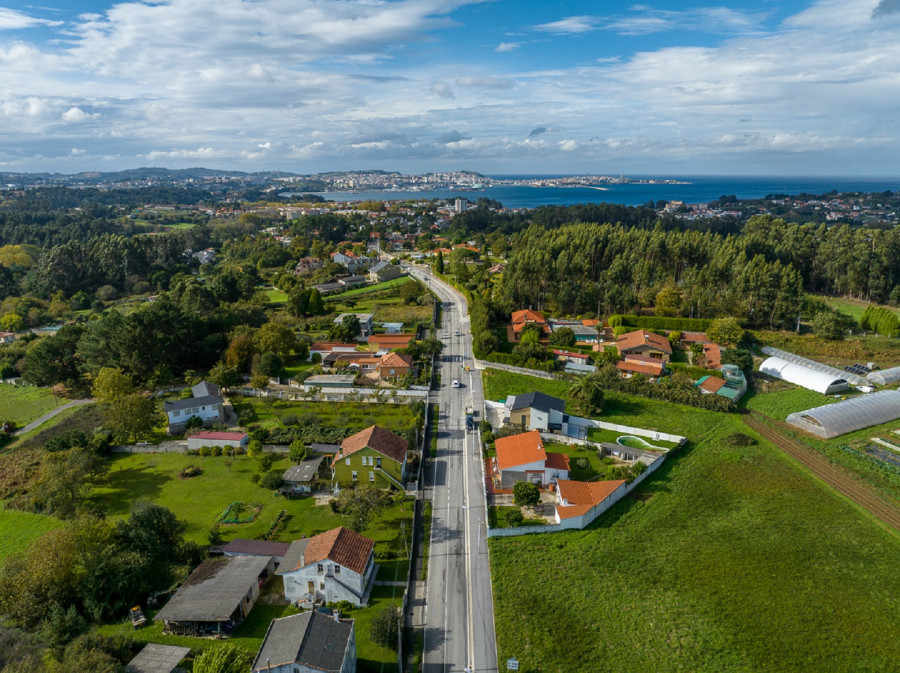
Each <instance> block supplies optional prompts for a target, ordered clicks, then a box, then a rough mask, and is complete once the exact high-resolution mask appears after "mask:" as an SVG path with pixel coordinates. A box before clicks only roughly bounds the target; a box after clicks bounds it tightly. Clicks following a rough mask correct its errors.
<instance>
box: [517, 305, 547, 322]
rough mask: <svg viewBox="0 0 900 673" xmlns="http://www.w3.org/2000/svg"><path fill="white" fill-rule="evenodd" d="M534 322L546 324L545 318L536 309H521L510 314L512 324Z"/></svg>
mask: <svg viewBox="0 0 900 673" xmlns="http://www.w3.org/2000/svg"><path fill="white" fill-rule="evenodd" d="M529 322H536V323H538V324H540V325H546V324H547V319H546V318H545V317H544V314H543V313H539V312H538V311H532V310H531V309H530V308H525V309H522V310H521V311H513V314H512V324H513V325H524V324H525V323H529Z"/></svg>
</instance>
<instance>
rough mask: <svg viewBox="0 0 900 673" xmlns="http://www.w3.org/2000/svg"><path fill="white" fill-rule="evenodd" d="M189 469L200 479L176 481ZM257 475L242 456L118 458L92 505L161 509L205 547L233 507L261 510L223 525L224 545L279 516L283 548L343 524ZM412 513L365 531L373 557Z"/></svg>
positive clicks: (123, 510) (121, 510)
mask: <svg viewBox="0 0 900 673" xmlns="http://www.w3.org/2000/svg"><path fill="white" fill-rule="evenodd" d="M229 462H231V466H230V467H229ZM188 465H196V466H197V467H199V468H201V469H202V470H203V474H201V475H200V476H198V477H194V478H191V479H181V478H180V477H179V476H178V475H179V473H180V472H181V470H182V469H184V468H185V467H187V466H188ZM289 465H290V462H289V461H288V460H287V459H286V458H280V459H278V460H276V461H275V462H274V464H273V469H277V470H284V469H287V467H288V466H289ZM256 471H257V464H256V461H255V460H253V459H251V458H248V457H246V456H243V457H239V458H237V459H234V460H233V461H231V460H230V459H228V458H226V457H224V456H218V457H213V456H208V457H203V456H186V455H183V454H171V453H169V454H134V455H130V454H117V455H116V456H114V457H113V458H112V459H111V460H110V469H109V472H108V473H107V474H106V475H105V476H104V477H102V478H101V480H100V481H99V482H98V484H97V486H96V488H95V489H94V493H93V496H92V498H91V502H92V504H94V505H96V506H98V507H100V508H101V509H103V511H105V512H106V513H107V514H108V515H110V516H115V517H120V516H126V515H127V514H128V512H129V511H130V508H131V505H132V504H133V503H135V502H137V501H149V502H152V503H156V504H159V505H164V506H165V507H168V508H169V509H170V510H172V511H173V512H174V513H175V514H176V515H177V516H178V518H179V519H183V520H184V521H185V522H186V523H187V529H186V531H185V537H186V538H187V539H189V540H193V541H195V542H197V543H198V544H206V543H207V534H208V532H209V529H210V527H211V526H212V525H213V523H215V521H216V519H217V518H218V516H219V515H220V514H222V512H224V511H225V508H226V507H228V505H229V504H230V503H232V502H236V501H240V502H244V503H255V504H260V505H262V510H261V511H260V513H259V515H258V516H257V518H256V519H255V520H254V521H253V522H252V523H245V524H227V525H222V526H221V530H222V536H223V537H224V538H225V539H226V540H230V539H232V538H235V537H243V538H255V537H257V536H258V535H262V534H263V533H265V532H266V530H268V528H269V526H270V525H271V524H272V522H273V521H274V520H275V517H276V516H278V513H279V512H280V511H281V510H286V511H287V513H288V514H287V517H286V520H285V523H284V524H283V526H282V527H281V529H280V530H279V533H278V535H277V536H276V537H277V539H278V540H280V541H283V542H290V541H292V540H296V539H298V538H299V537H300V536H301V535H307V536H309V535H315V534H316V533H321V532H323V531H326V530H329V529H331V528H334V527H335V526H340V525H341V524H342V523H343V520H342V518H341V517H340V516H339V515H337V514H334V513H333V512H332V511H331V508H330V507H327V506H321V507H317V506H316V504H315V500H314V499H313V498H297V499H287V498H284V497H282V496H279V495H276V494H275V493H274V492H273V491H269V490H267V489H264V488H261V487H260V486H257V485H256V484H254V483H253V482H251V481H250V475H251V474H253V473H255V472H256ZM411 510H412V507H411V506H409V505H407V506H405V507H404V506H403V505H394V506H392V507H391V508H389V509H387V510H385V511H384V512H383V513H382V514H381V515H380V516H379V518H378V519H377V520H376V521H374V522H373V523H372V525H371V526H370V527H369V529H368V530H366V531H365V534H366V535H368V536H369V537H371V538H372V539H374V540H375V541H376V545H378V546H377V547H376V551H377V550H378V548H380V546H381V545H382V544H387V543H388V542H390V541H391V540H393V539H394V537H395V536H396V535H397V530H398V529H399V526H400V523H401V522H402V521H406V528H407V530H410V526H411V524H410V520H411V516H412V513H411ZM388 563H389V564H390V562H388Z"/></svg>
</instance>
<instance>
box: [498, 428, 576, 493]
mask: <svg viewBox="0 0 900 673" xmlns="http://www.w3.org/2000/svg"><path fill="white" fill-rule="evenodd" d="M494 446H495V447H496V448H497V469H498V470H499V472H500V487H501V488H512V487H513V486H515V484H516V483H517V482H520V481H530V482H532V483H534V484H537V485H538V486H548V485H550V484H555V483H556V482H557V481H558V480H560V479H568V478H569V457H568V456H567V455H566V454H564V453H547V452H546V451H544V442H543V440H542V439H541V433H540V432H538V431H537V430H532V431H531V432H523V433H521V434H518V435H511V436H509V437H500V438H498V439H497V441H496V442H495V443H494Z"/></svg>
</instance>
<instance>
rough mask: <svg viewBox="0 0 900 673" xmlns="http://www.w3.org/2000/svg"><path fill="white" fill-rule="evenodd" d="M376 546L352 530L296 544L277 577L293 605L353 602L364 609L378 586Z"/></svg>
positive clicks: (340, 530)
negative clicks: (373, 587) (374, 585)
mask: <svg viewBox="0 0 900 673" xmlns="http://www.w3.org/2000/svg"><path fill="white" fill-rule="evenodd" d="M374 548H375V543H374V542H372V540H370V539H369V538H367V537H364V536H362V535H360V534H359V533H356V532H354V531H352V530H350V529H349V528H344V527H343V526H342V527H340V528H335V529H333V530H329V531H326V532H324V533H320V534H319V535H315V536H313V537H311V538H307V539H304V540H294V541H293V542H292V543H291V547H290V549H288V552H287V554H285V556H284V560H283V561H282V562H281V566H279V568H278V573H277V574H278V575H281V577H282V579H283V581H284V597H285V598H286V599H287V600H289V601H291V603H306V604H311V603H316V602H322V601H324V602H326V603H334V602H337V601H350V602H351V603H353V604H354V605H357V606H363V605H365V604H366V603H367V602H368V600H369V593H370V592H371V590H372V585H373V584H374V582H375V574H376V566H375V554H374Z"/></svg>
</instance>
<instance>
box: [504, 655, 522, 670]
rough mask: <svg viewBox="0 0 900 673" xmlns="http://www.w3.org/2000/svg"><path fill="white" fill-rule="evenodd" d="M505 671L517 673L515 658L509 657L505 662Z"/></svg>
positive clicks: (517, 662)
mask: <svg viewBox="0 0 900 673" xmlns="http://www.w3.org/2000/svg"><path fill="white" fill-rule="evenodd" d="M506 670H507V671H518V670H519V660H518V659H516V658H515V657H510V658H509V659H507V660H506Z"/></svg>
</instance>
